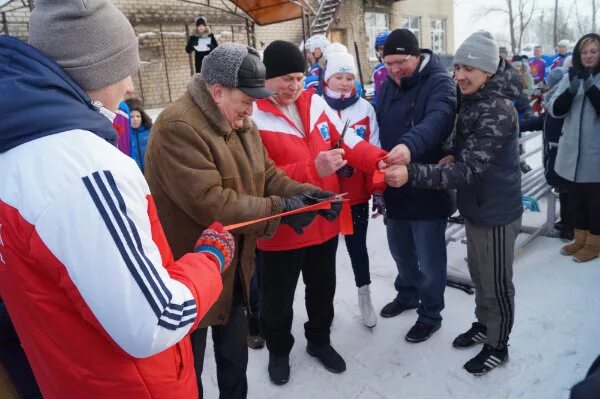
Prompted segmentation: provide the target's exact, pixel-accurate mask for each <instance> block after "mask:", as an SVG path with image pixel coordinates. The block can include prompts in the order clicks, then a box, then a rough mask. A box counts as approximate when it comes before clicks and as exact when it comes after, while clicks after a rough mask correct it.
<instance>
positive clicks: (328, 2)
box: [310, 0, 342, 35]
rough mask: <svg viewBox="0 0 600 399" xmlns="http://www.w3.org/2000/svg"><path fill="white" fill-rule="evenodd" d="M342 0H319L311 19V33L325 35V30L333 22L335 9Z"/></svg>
mask: <svg viewBox="0 0 600 399" xmlns="http://www.w3.org/2000/svg"><path fill="white" fill-rule="evenodd" d="M341 2H342V0H321V3H320V4H319V10H318V11H317V15H316V16H315V18H314V19H313V21H312V23H311V25H310V30H311V34H312V35H316V34H322V35H327V31H328V30H329V27H330V26H331V23H332V22H333V19H334V17H335V12H336V11H337V9H338V7H339V5H340V4H341Z"/></svg>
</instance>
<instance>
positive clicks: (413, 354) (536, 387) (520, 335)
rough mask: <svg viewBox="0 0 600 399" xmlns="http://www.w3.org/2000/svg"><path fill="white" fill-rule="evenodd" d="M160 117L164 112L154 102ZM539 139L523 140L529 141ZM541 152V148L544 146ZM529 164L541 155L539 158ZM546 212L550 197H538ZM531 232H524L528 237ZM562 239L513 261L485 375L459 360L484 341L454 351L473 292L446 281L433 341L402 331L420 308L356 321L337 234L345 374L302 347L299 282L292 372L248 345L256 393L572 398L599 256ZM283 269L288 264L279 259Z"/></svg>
mask: <svg viewBox="0 0 600 399" xmlns="http://www.w3.org/2000/svg"><path fill="white" fill-rule="evenodd" d="M152 111H153V112H151V113H152V114H153V115H152V116H153V117H154V118H155V117H156V115H157V114H158V112H157V111H159V110H152ZM539 145H540V139H539V138H538V139H534V140H532V141H531V142H529V143H527V147H528V149H530V150H531V149H532V148H535V147H537V146H539ZM538 155H539V154H538ZM538 155H536V156H534V157H532V158H533V159H529V160H528V162H529V163H530V164H531V165H532V166H533V167H535V166H538V165H540V163H541V159H540V156H538ZM540 206H542V211H544V210H545V203H544V202H541V203H540ZM542 219H543V215H541V214H532V213H531V212H526V213H525V216H524V224H528V225H539V224H540V222H541V221H542ZM525 238H527V235H525V234H522V235H521V236H519V240H518V242H522V240H524V239H525ZM561 245H563V243H562V242H560V241H559V240H558V239H556V238H547V237H538V238H536V239H535V240H534V241H533V242H532V243H530V244H529V245H528V246H526V247H525V248H524V250H523V251H521V253H520V254H519V256H517V258H516V259H515V264H514V282H515V286H516V298H515V302H516V317H515V324H514V327H513V332H512V334H511V340H510V349H509V350H510V361H509V362H508V363H507V364H506V365H505V366H503V367H500V368H498V369H495V370H493V371H492V372H491V373H489V374H488V375H486V376H482V377H474V376H471V375H470V374H468V373H467V372H466V371H464V370H463V369H462V365H463V364H464V363H465V362H466V361H467V360H468V359H470V358H471V357H473V356H474V355H476V354H477V353H478V352H479V350H480V348H481V347H476V348H472V349H467V350H457V349H454V348H453V347H452V346H451V343H452V340H453V339H454V338H455V337H456V335H458V334H460V333H462V332H464V331H465V330H467V329H468V328H469V327H470V326H471V323H472V322H473V321H474V320H475V318H474V314H473V310H474V306H475V305H474V296H472V295H468V294H466V293H464V292H462V291H459V290H456V289H453V288H447V289H446V294H445V298H446V309H445V310H444V312H443V314H442V315H443V317H444V321H443V324H442V328H441V329H440V330H439V331H438V332H437V333H435V334H434V335H433V336H432V337H431V338H430V339H429V340H428V341H426V342H423V343H420V344H411V343H408V342H406V341H405V340H404V335H405V334H406V332H407V331H408V329H409V328H410V327H411V326H412V325H413V323H414V322H415V320H416V317H417V315H416V312H415V311H414V310H412V311H408V312H405V313H403V314H401V315H399V316H397V317H394V318H391V319H383V318H381V317H380V318H379V320H378V324H377V326H376V327H375V328H374V329H373V330H372V331H371V330H369V329H367V328H366V327H364V326H363V325H362V324H361V322H360V317H359V310H358V305H357V295H356V287H355V285H354V277H353V274H352V268H351V266H350V259H349V257H348V252H347V250H346V246H345V243H344V240H343V239H340V245H339V248H338V262H337V276H338V282H337V292H336V297H335V311H336V314H335V319H334V321H333V326H332V334H331V337H332V342H333V345H334V347H335V348H336V349H337V350H338V351H339V352H340V354H341V355H342V356H343V357H344V359H345V360H346V364H347V367H348V369H347V370H346V372H345V373H342V374H332V373H330V372H328V371H326V370H325V369H324V368H323V367H322V366H321V365H320V364H319V363H318V362H317V360H315V359H314V358H313V357H311V356H310V355H308V354H307V353H306V350H305V347H306V340H305V338H304V329H303V323H304V322H305V321H306V310H305V307H304V287H303V284H302V281H300V282H299V284H298V288H297V290H296V299H295V303H294V323H293V327H292V332H293V334H294V336H295V338H296V344H295V346H294V348H293V349H292V353H291V355H290V364H291V377H290V381H289V382H288V383H287V384H286V385H284V386H275V385H273V384H272V383H271V382H270V380H269V376H268V372H267V364H268V358H269V356H268V352H267V350H266V348H263V349H260V350H250V353H249V364H248V385H249V392H248V397H249V398H250V399H270V398H273V399H275V398H286V399H306V398H331V399H337V398H340V399H342V398H343V399H358V398H361V399H362V398H365V399H371V398H373V399H384V398H385V399H392V398H409V399H467V398H469V399H471V398H473V399H474V398H481V399H483V398H486V399H503V398H506V399H516V398H523V399H538V398H539V399H566V398H568V396H569V389H570V387H571V386H572V385H573V384H574V383H576V382H577V381H579V380H581V379H582V378H583V377H584V376H585V373H586V371H587V369H588V367H589V365H590V364H591V362H592V361H593V359H594V358H595V357H596V356H597V355H598V354H600V340H599V339H598V333H599V332H600V316H599V314H598V310H597V309H598V308H599V307H600V294H599V293H598V286H600V260H595V261H592V262H589V263H584V264H578V263H575V262H573V261H572V260H571V259H570V258H568V257H564V256H561V255H560V253H559V249H560V246H561ZM368 247H369V255H370V259H371V280H372V284H371V291H372V298H373V304H374V306H375V308H376V310H377V312H379V310H380V309H381V308H382V307H383V306H384V305H385V304H386V303H388V302H389V301H390V300H391V299H393V298H394V297H395V290H394V287H393V283H394V278H395V276H396V267H395V264H394V262H393V260H392V258H391V255H390V253H389V249H388V245H387V239H386V234H385V227H384V225H383V222H382V221H381V220H380V219H377V220H372V221H371V222H370V225H369V234H368ZM465 256H466V247H465V245H464V244H461V243H451V244H450V245H449V247H448V261H449V263H450V264H451V265H452V266H459V267H460V266H461V265H460V264H461V263H464V262H465V261H464V258H465ZM282 267H285V265H282ZM208 336H209V342H208V346H209V348H207V351H206V360H205V371H204V374H203V381H204V394H205V398H209V399H213V398H218V387H217V379H216V368H215V362H214V355H213V352H212V350H211V348H212V343H211V342H210V334H209V335H208Z"/></svg>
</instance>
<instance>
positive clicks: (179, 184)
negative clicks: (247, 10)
mask: <svg viewBox="0 0 600 399" xmlns="http://www.w3.org/2000/svg"><path fill="white" fill-rule="evenodd" d="M272 94H273V93H272V91H271V90H269V89H267V88H265V67H264V65H263V63H262V62H261V61H260V58H259V57H258V53H257V52H256V50H254V49H253V48H251V47H247V46H243V45H241V44H235V43H227V44H224V45H222V46H219V47H218V48H217V49H215V51H213V52H212V53H211V54H210V55H209V56H208V57H206V58H205V59H204V63H203V65H202V72H201V73H200V74H196V75H194V77H193V78H192V81H191V82H190V84H189V86H188V90H187V92H186V93H184V94H183V96H181V97H180V98H179V99H178V100H176V101H175V102H174V103H172V104H170V105H169V106H167V107H166V108H165V110H164V111H163V112H162V113H161V114H160V116H159V117H158V119H157V120H156V122H155V123H154V126H153V127H152V135H151V136H150V141H149V143H148V149H147V151H146V169H145V174H146V179H147V180H148V185H149V186H150V190H151V191H152V193H153V195H154V200H155V203H156V208H157V210H158V216H159V218H160V221H161V222H162V223H163V226H164V228H165V234H166V238H167V240H168V242H169V245H170V246H171V248H172V250H173V253H174V254H175V256H179V254H182V253H184V252H186V251H188V250H189V249H190V248H193V245H194V240H195V237H197V236H198V235H199V234H200V232H202V231H203V230H204V229H205V228H206V227H207V226H209V225H210V224H211V223H212V222H213V221H215V220H217V221H219V222H221V223H222V224H223V225H229V224H234V223H240V222H246V221H250V220H254V219H260V218H264V217H267V216H272V215H277V214H280V213H282V212H286V211H290V210H294V209H297V208H300V207H303V206H305V205H308V204H312V203H314V202H313V200H311V199H310V197H309V196H306V195H303V194H302V193H310V194H311V197H314V196H319V195H320V194H319V193H320V192H319V191H318V189H317V188H316V187H314V186H311V185H308V184H301V183H298V182H296V181H294V180H292V179H290V178H289V177H288V176H287V175H286V174H285V173H284V172H283V171H281V170H279V169H277V168H276V167H275V164H274V163H273V161H271V159H270V158H269V157H268V155H267V152H266V151H265V149H264V147H263V144H262V142H261V139H260V136H259V134H258V132H257V130H256V127H255V125H254V124H253V123H252V120H251V119H250V115H252V105H253V103H254V100H255V99H258V98H266V97H269V96H271V95H272ZM315 216H316V213H315V212H306V213H299V214H295V215H291V216H285V217H282V218H280V219H273V220H270V221H265V222H261V223H256V224H252V225H249V226H246V227H243V228H239V229H235V230H233V231H232V233H233V236H234V238H235V243H236V251H235V255H234V258H233V259H234V260H233V262H232V265H231V267H230V269H228V271H227V272H225V273H224V274H223V292H222V294H221V296H220V297H219V299H218V300H217V303H215V305H214V306H213V307H212V308H211V310H210V311H209V313H208V314H207V315H206V316H205V317H204V318H203V319H202V321H201V322H200V325H199V329H198V330H197V331H196V332H194V333H193V334H192V347H193V351H194V363H195V367H196V373H197V379H198V385H199V388H200V392H202V385H201V380H200V376H201V374H202V368H203V363H204V351H205V347H206V335H207V327H208V326H212V337H213V343H214V350H215V358H216V362H217V379H218V383H219V390H220V392H221V395H220V396H221V397H222V398H245V397H246V394H247V386H248V385H247V380H246V366H247V363H248V347H247V346H246V335H247V326H246V318H245V317H244V305H245V304H248V303H249V298H248V295H249V293H250V280H251V278H252V275H253V274H254V253H255V247H256V240H257V238H258V237H269V236H271V235H272V234H273V233H274V232H275V230H276V229H277V226H279V224H280V223H283V224H287V225H289V226H291V227H292V228H293V229H294V230H296V231H298V232H302V230H303V228H304V227H306V226H307V225H309V224H310V223H311V222H312V221H313V219H314V218H315ZM188 360H189V361H191V359H188ZM185 361H186V360H185V359H184V360H183V363H184V364H185Z"/></svg>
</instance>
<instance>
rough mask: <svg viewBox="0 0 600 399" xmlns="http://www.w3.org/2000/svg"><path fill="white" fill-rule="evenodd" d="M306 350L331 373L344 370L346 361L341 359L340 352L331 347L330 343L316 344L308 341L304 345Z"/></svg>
mask: <svg viewBox="0 0 600 399" xmlns="http://www.w3.org/2000/svg"><path fill="white" fill-rule="evenodd" d="M306 351H307V352H308V354H309V355H311V356H314V357H316V358H317V359H319V361H320V362H321V364H322V365H323V367H325V368H326V369H327V370H329V371H331V372H332V373H342V372H344V371H346V362H345V361H344V359H342V357H341V356H340V354H339V353H337V352H336V351H335V349H333V346H331V344H327V345H325V346H318V345H314V344H311V343H310V342H309V343H308V345H307V346H306Z"/></svg>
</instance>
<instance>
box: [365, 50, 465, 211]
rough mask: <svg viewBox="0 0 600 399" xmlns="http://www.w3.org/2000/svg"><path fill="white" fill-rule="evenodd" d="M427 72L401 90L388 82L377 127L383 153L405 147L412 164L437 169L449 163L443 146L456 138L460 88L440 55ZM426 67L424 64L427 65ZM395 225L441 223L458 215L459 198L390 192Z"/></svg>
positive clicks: (428, 55) (419, 190)
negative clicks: (406, 221) (398, 222)
mask: <svg viewBox="0 0 600 399" xmlns="http://www.w3.org/2000/svg"><path fill="white" fill-rule="evenodd" d="M422 56H423V57H424V58H429V61H428V62H427V63H426V65H425V67H423V68H422V69H421V64H419V66H418V67H417V71H416V72H415V73H414V74H413V75H412V76H411V77H408V78H404V79H402V81H401V82H400V83H401V84H400V86H399V85H397V84H396V83H395V82H394V81H393V80H392V79H391V78H390V77H389V76H388V79H387V80H386V81H385V82H384V83H383V85H382V86H381V93H380V97H379V106H378V108H377V122H378V123H379V138H380V140H381V147H382V148H383V149H384V150H386V151H390V150H391V149H392V148H394V147H395V146H396V145H398V144H400V143H404V144H406V146H407V147H408V148H409V149H410V153H411V162H419V163H437V162H438V161H439V160H440V159H442V158H443V157H444V155H445V154H444V151H443V150H442V145H443V143H444V141H445V140H446V139H447V138H448V137H449V136H450V134H451V133H452V128H453V126H454V117H455V113H456V86H455V85H454V83H453V82H452V79H451V77H450V76H449V75H448V71H447V70H446V68H444V66H443V65H442V63H441V62H440V59H439V57H438V56H437V55H434V54H432V53H431V52H430V51H428V50H423V52H422ZM422 62H423V61H422ZM384 195H385V203H386V207H387V217H388V218H390V219H413V220H419V219H438V218H445V217H448V216H450V215H451V214H452V213H454V211H455V210H456V205H455V200H454V193H453V192H451V191H449V190H432V189H424V188H415V187H411V186H410V185H406V186H404V187H401V188H391V187H388V188H387V189H386V191H385V194H384Z"/></svg>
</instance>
